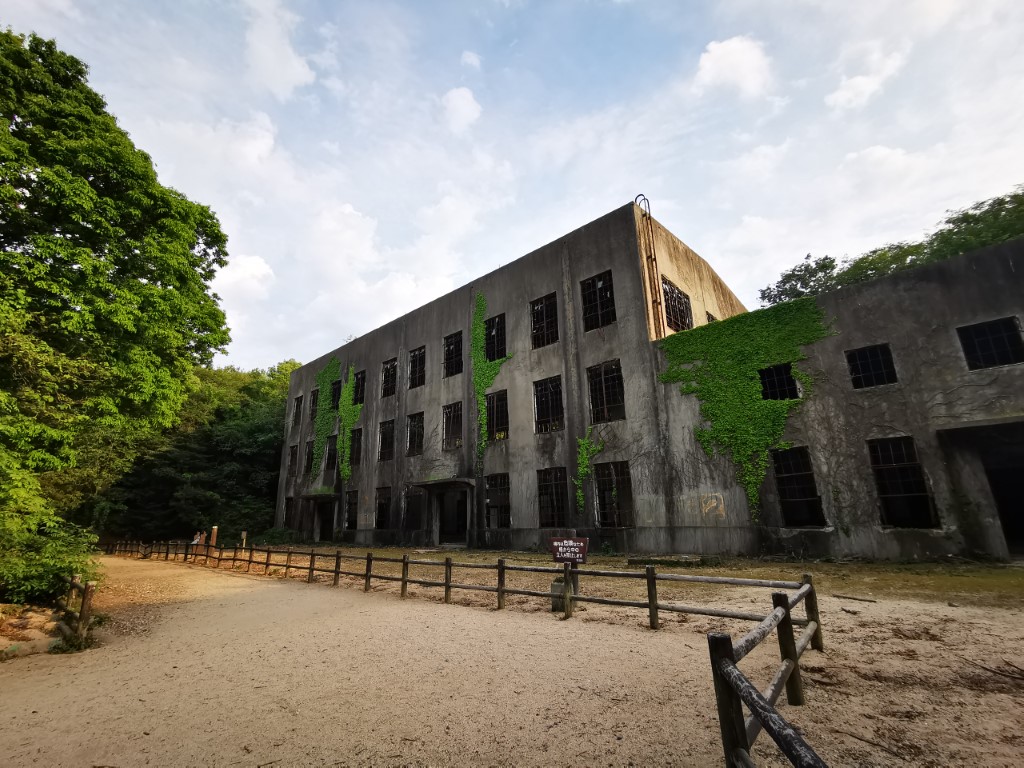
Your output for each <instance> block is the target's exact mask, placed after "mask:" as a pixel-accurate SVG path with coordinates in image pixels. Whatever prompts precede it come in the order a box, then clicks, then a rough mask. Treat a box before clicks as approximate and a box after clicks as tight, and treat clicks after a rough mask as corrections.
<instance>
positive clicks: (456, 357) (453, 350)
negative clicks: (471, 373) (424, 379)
mask: <svg viewBox="0 0 1024 768" xmlns="http://www.w3.org/2000/svg"><path fill="white" fill-rule="evenodd" d="M459 373H462V331H456V332H455V333H453V334H451V335H449V336H445V337H444V375H445V378H447V377H449V376H455V375H456V374H459Z"/></svg>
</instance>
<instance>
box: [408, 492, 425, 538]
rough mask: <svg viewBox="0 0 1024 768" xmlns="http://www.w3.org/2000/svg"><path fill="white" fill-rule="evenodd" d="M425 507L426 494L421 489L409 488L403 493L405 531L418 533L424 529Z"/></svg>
mask: <svg viewBox="0 0 1024 768" xmlns="http://www.w3.org/2000/svg"><path fill="white" fill-rule="evenodd" d="M426 506H427V494H426V493H424V491H423V489H422V488H409V489H407V490H406V492H405V523H404V526H403V527H404V529H405V530H407V531H420V530H422V529H423V527H424V514H423V510H424V509H426Z"/></svg>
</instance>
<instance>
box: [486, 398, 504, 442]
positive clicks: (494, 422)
mask: <svg viewBox="0 0 1024 768" xmlns="http://www.w3.org/2000/svg"><path fill="white" fill-rule="evenodd" d="M507 438H508V390H504V389H503V390H501V392H491V393H490V394H489V395H487V439H488V440H506V439H507Z"/></svg>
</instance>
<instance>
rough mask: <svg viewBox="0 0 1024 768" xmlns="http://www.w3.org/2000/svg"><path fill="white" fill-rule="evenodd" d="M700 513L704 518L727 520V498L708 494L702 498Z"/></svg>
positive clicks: (718, 494)
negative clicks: (712, 517)
mask: <svg viewBox="0 0 1024 768" xmlns="http://www.w3.org/2000/svg"><path fill="white" fill-rule="evenodd" d="M700 511H701V514H702V515H704V517H711V516H714V517H717V518H718V519H719V520H724V519H725V498H723V496H722V494H720V493H707V494H704V495H703V496H701V497H700Z"/></svg>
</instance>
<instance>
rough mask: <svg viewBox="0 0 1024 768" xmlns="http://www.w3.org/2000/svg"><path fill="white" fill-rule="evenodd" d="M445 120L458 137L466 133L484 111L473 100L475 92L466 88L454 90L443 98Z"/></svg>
mask: <svg viewBox="0 0 1024 768" xmlns="http://www.w3.org/2000/svg"><path fill="white" fill-rule="evenodd" d="M441 105H442V106H443V107H444V119H445V122H446V123H447V124H448V128H449V129H450V130H451V132H452V133H454V134H455V135H456V136H458V135H460V134H462V133H464V132H465V131H466V129H467V128H469V126H471V125H472V124H473V123H475V122H476V121H477V120H478V119H479V118H480V113H481V112H483V109H482V108H481V107H480V105H479V104H478V103H477V101H476V99H475V98H473V92H472V91H471V90H469V88H466V87H460V88H452V89H451V90H450V91H448V93H446V94H445V95H444V96H443V97H441Z"/></svg>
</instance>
